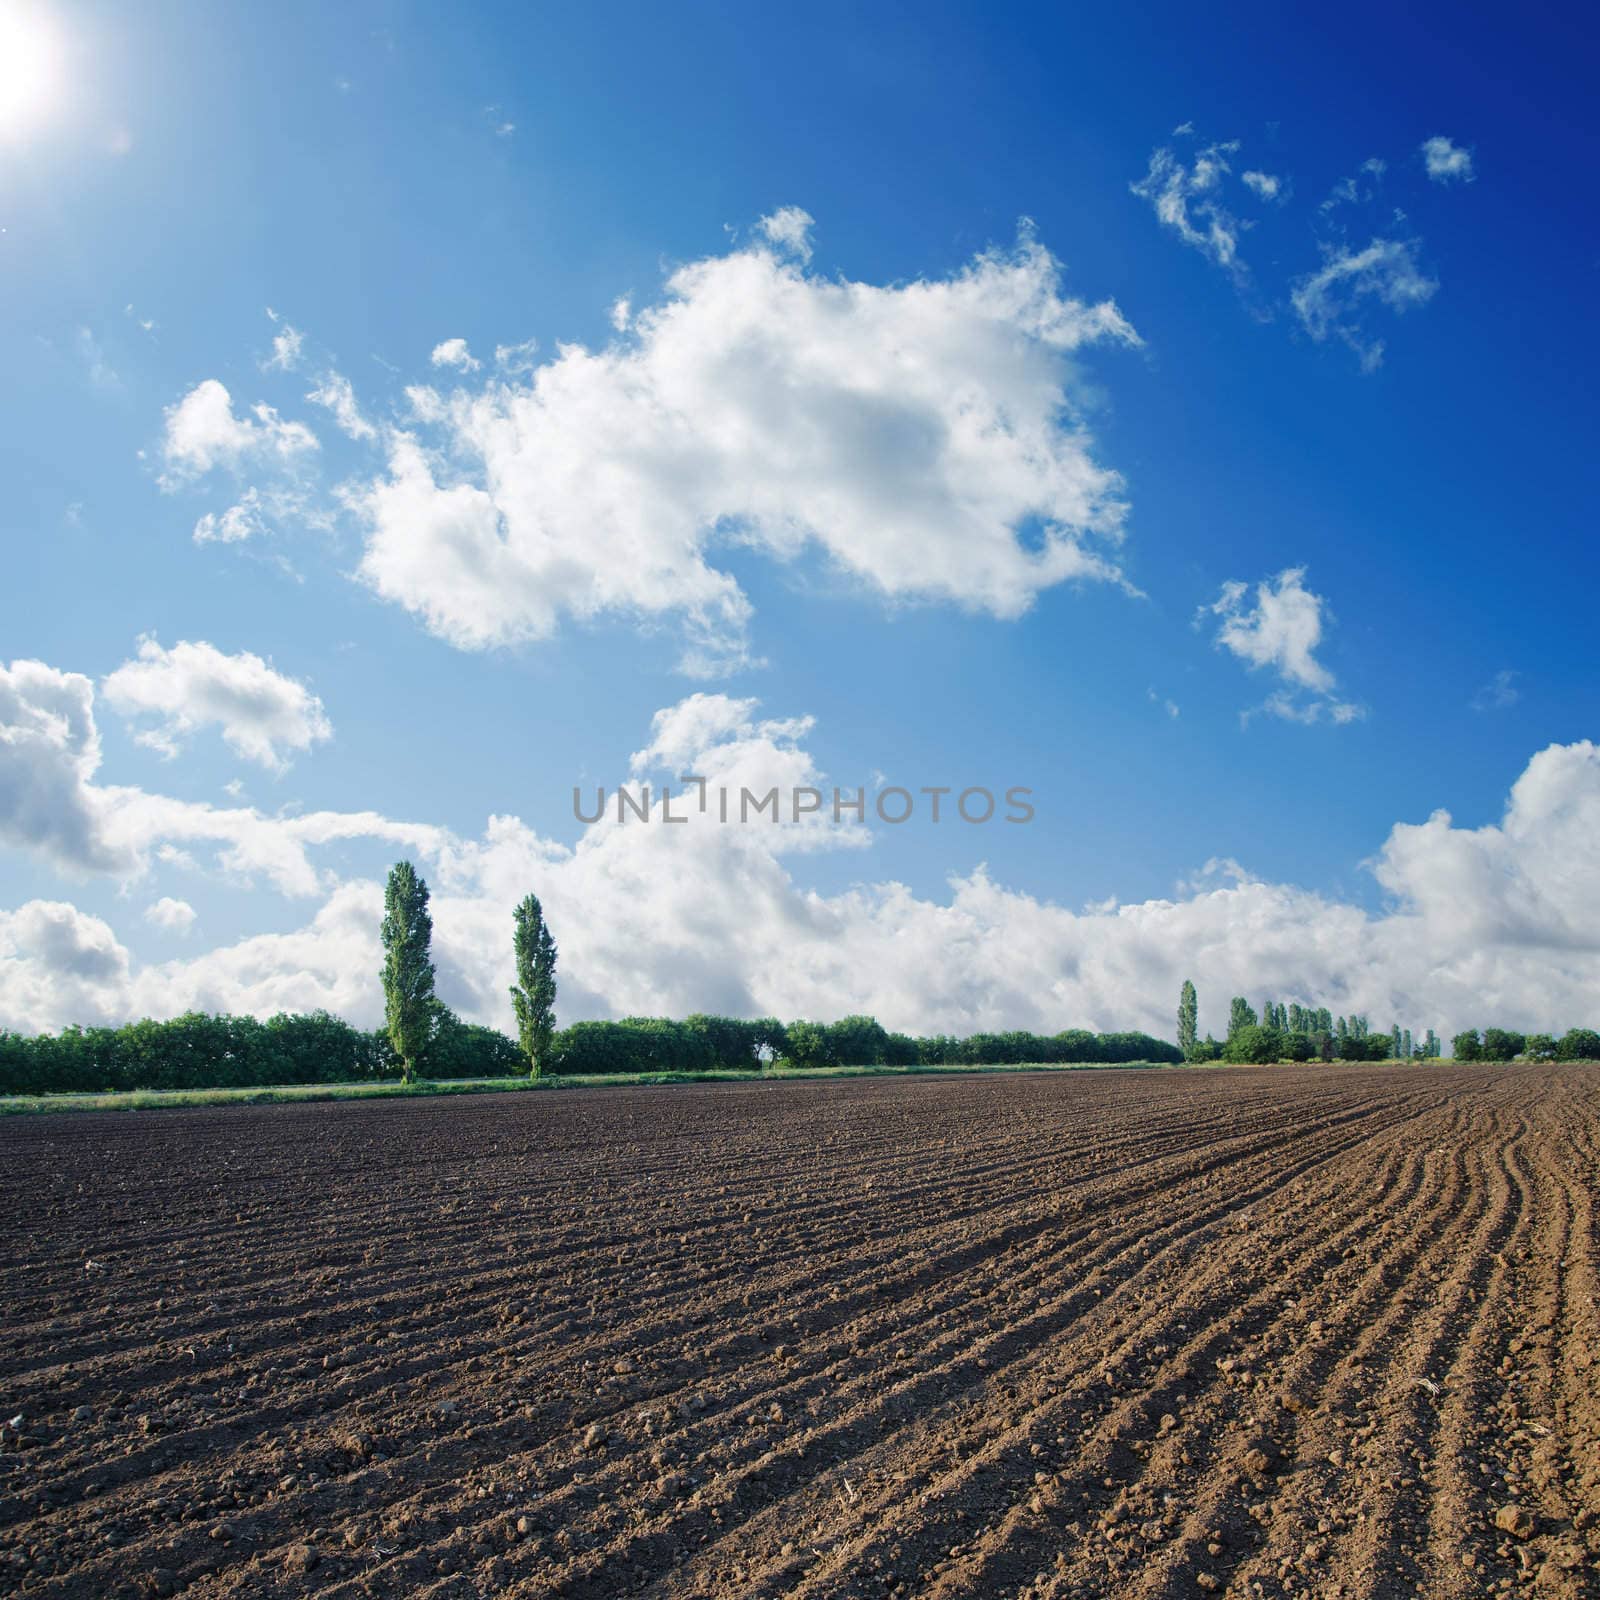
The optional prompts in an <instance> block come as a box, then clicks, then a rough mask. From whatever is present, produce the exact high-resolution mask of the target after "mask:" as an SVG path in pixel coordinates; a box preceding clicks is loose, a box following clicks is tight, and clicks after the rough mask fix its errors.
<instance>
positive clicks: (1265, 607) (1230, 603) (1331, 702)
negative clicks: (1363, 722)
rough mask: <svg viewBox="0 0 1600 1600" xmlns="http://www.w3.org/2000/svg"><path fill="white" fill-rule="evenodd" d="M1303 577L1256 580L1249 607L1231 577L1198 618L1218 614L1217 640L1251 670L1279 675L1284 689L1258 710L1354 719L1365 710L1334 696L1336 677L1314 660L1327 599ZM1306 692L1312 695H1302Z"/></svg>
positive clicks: (1245, 591) (1298, 572)
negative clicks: (1269, 670)
mask: <svg viewBox="0 0 1600 1600" xmlns="http://www.w3.org/2000/svg"><path fill="white" fill-rule="evenodd" d="M1305 575H1306V569H1305V568H1304V567H1289V568H1287V569H1286V570H1284V571H1283V572H1280V573H1279V574H1278V575H1277V576H1276V577H1275V578H1269V579H1268V580H1267V581H1266V582H1264V583H1258V584H1257V585H1256V589H1255V602H1254V604H1253V605H1250V604H1247V603H1246V601H1247V597H1248V595H1249V592H1250V591H1249V586H1248V585H1246V584H1243V583H1240V582H1239V581H1238V580H1237V579H1232V580H1230V581H1229V582H1227V583H1225V584H1223V586H1222V592H1221V594H1220V595H1219V596H1218V598H1217V600H1216V601H1215V602H1214V603H1213V604H1212V605H1210V606H1203V607H1201V618H1202V619H1203V618H1204V617H1205V616H1206V614H1207V613H1208V612H1209V613H1210V614H1211V615H1214V616H1218V617H1221V618H1222V623H1221V626H1220V627H1219V628H1218V629H1217V643H1218V644H1220V645H1222V646H1223V648H1224V649H1226V650H1229V651H1230V652H1232V654H1234V655H1235V656H1237V657H1238V658H1239V659H1240V660H1241V661H1243V662H1244V663H1245V665H1246V666H1248V667H1249V668H1250V669H1251V670H1252V671H1256V670H1257V669H1259V668H1262V667H1266V668H1269V669H1271V670H1272V671H1274V672H1276V673H1277V674H1278V676H1279V677H1280V678H1282V679H1283V681H1284V684H1285V687H1284V688H1283V689H1280V690H1278V691H1277V692H1275V693H1274V694H1273V695H1271V696H1270V697H1269V698H1268V700H1267V701H1266V702H1265V704H1264V705H1263V706H1262V707H1261V708H1260V709H1261V710H1263V711H1266V712H1268V713H1270V714H1271V715H1273V716H1277V717H1282V718H1285V719H1286V720H1288V721H1292V722H1308V723H1309V722H1318V721H1320V720H1321V719H1322V718H1323V717H1324V716H1326V717H1328V718H1329V719H1330V720H1331V721H1333V722H1335V723H1347V722H1354V721H1356V720H1358V719H1359V718H1360V717H1362V716H1364V715H1365V712H1364V711H1363V710H1362V709H1361V708H1360V707H1358V706H1355V705H1351V704H1349V703H1347V702H1343V701H1340V700H1337V699H1335V698H1334V689H1335V687H1336V680H1335V678H1334V676H1333V674H1332V673H1331V672H1330V671H1329V670H1328V669H1327V668H1326V667H1325V666H1324V665H1323V664H1322V663H1321V662H1320V661H1318V660H1317V657H1316V650H1317V646H1318V645H1320V644H1321V642H1322V633H1323V623H1324V620H1325V618H1326V616H1327V613H1326V605H1327V602H1326V601H1325V600H1324V599H1323V598H1322V596H1321V595H1318V594H1313V593H1312V592H1311V590H1309V589H1308V588H1306V586H1305ZM1307 694H1309V696H1311V698H1309V699H1306V698H1303V696H1304V695H1307ZM1247 715H1248V713H1247Z"/></svg>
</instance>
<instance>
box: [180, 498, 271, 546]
mask: <svg viewBox="0 0 1600 1600" xmlns="http://www.w3.org/2000/svg"><path fill="white" fill-rule="evenodd" d="M265 531H266V527H265V524H264V523H263V522H262V520H261V494H260V491H259V490H257V489H247V490H246V491H245V492H244V494H243V495H242V496H241V497H240V499H239V501H238V503H237V504H235V505H231V506H229V507H228V509H227V510H226V511H224V512H222V513H221V514H220V515H218V513H217V512H215V511H208V512H206V513H205V515H204V516H202V517H201V518H200V519H199V520H198V521H197V522H196V523H195V525H194V542H195V543H196V544H242V543H243V542H244V541H245V540H246V539H253V538H257V537H259V536H260V535H261V534H262V533H264V532H265Z"/></svg>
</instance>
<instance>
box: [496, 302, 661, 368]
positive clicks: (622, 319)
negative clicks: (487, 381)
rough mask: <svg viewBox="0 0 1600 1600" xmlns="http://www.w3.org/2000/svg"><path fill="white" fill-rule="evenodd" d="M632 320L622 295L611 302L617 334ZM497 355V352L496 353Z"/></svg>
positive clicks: (631, 307)
mask: <svg viewBox="0 0 1600 1600" xmlns="http://www.w3.org/2000/svg"><path fill="white" fill-rule="evenodd" d="M632 320H633V302H632V301H631V300H630V299H629V298H628V297H627V295H623V296H622V298H621V299H620V300H617V301H615V302H613V304H612V307H611V326H612V327H613V328H615V329H616V330H617V332H618V333H626V332H627V331H628V324H629V323H630V322H632ZM497 354H498V352H497Z"/></svg>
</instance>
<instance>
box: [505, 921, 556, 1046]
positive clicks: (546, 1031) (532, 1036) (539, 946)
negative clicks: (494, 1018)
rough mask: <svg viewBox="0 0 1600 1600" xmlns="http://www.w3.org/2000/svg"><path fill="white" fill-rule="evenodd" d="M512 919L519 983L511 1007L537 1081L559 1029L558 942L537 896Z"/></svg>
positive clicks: (515, 988) (512, 989)
mask: <svg viewBox="0 0 1600 1600" xmlns="http://www.w3.org/2000/svg"><path fill="white" fill-rule="evenodd" d="M512 917H513V934H512V943H513V947H514V949H515V951H516V957H517V981H516V982H515V983H514V984H512V986H511V1004H512V1006H513V1008H514V1009H515V1011H516V1013H517V1034H518V1037H519V1038H520V1039H521V1041H522V1049H523V1052H524V1054H526V1056H527V1058H528V1076H529V1077H530V1078H537V1077H538V1076H539V1071H540V1069H541V1068H542V1067H543V1065H544V1061H545V1057H546V1056H547V1055H548V1054H549V1052H550V1039H551V1036H552V1035H553V1034H554V1033H555V1027H556V942H555V940H554V939H552V938H551V937H550V929H549V928H548V927H547V926H546V925H545V920H544V910H543V908H542V907H541V906H540V904H539V897H538V896H537V895H532V894H530V895H529V896H527V898H526V899H524V900H523V902H522V904H521V905H519V906H518V907H517V909H516V911H515V912H513V913H512Z"/></svg>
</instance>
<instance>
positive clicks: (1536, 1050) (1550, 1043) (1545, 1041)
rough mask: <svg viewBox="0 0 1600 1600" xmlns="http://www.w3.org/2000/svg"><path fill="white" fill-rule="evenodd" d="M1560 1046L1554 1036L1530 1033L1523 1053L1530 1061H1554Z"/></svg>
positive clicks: (1523, 1047) (1524, 1044)
mask: <svg viewBox="0 0 1600 1600" xmlns="http://www.w3.org/2000/svg"><path fill="white" fill-rule="evenodd" d="M1558 1048H1559V1046H1558V1045H1557V1044H1556V1041H1555V1038H1554V1036H1553V1035H1551V1034H1548V1033H1530V1034H1529V1035H1528V1037H1527V1039H1526V1041H1524V1043H1523V1046H1522V1053H1523V1055H1525V1056H1526V1057H1527V1058H1528V1060H1530V1061H1554V1060H1555V1058H1556V1051H1557V1049H1558Z"/></svg>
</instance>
